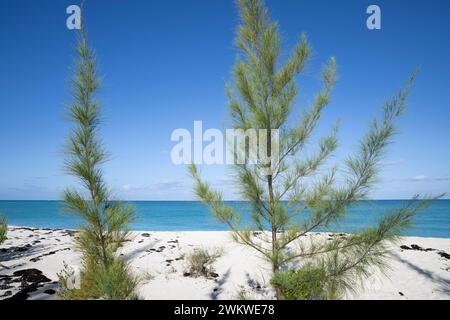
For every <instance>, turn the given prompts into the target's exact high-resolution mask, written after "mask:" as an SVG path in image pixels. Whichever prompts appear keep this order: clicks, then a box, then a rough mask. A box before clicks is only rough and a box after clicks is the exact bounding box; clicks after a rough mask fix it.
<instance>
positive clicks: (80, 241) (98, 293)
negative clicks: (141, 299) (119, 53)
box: [60, 25, 136, 299]
mask: <svg viewBox="0 0 450 320" xmlns="http://www.w3.org/2000/svg"><path fill="white" fill-rule="evenodd" d="M76 51H77V54H78V61H77V64H76V70H75V76H74V78H73V80H72V96H73V102H72V103H71V104H70V108H69V114H70V118H71V121H72V123H73V124H74V130H73V132H72V134H71V136H70V138H69V141H68V145H67V152H66V154H67V159H66V162H65V167H66V169H67V171H68V172H69V173H70V174H71V175H72V176H74V177H75V178H77V179H78V181H79V182H80V183H81V185H82V187H83V188H84V192H79V191H77V190H75V189H67V190H66V191H65V193H64V203H65V207H66V209H67V210H68V211H70V212H73V213H75V214H77V215H79V216H80V217H81V218H82V219H83V221H84V225H83V226H82V228H81V230H80V232H79V233H78V235H77V237H76V240H75V241H76V245H77V247H78V248H79V250H80V251H81V253H82V267H83V269H82V271H81V287H80V288H76V289H69V288H68V287H67V284H66V280H67V279H65V277H64V276H63V275H64V274H67V272H66V273H64V272H63V273H61V274H60V276H61V281H60V283H61V285H62V289H61V291H60V295H61V296H63V297H64V298H67V299H90V298H108V299H128V298H133V297H134V288H135V286H136V279H135V278H134V277H133V276H132V275H131V274H130V272H129V270H128V266H127V264H126V262H125V261H122V260H121V259H120V258H119V257H117V250H118V249H119V248H120V247H121V246H122V245H123V244H124V242H125V241H126V240H127V237H128V236H129V234H128V225H129V223H130V222H131V221H132V220H133V212H134V209H133V208H132V207H130V206H127V205H124V204H122V203H120V202H117V201H113V200H112V199H111V196H110V191H109V189H108V187H107V185H106V182H105V179H104V174H103V171H102V164H103V163H105V161H106V160H107V158H108V154H107V153H106V151H105V149H104V147H103V143H102V142H101V141H100V139H99V138H98V130H99V125H100V108H99V105H98V102H97V101H96V100H95V93H96V92H97V90H98V88H99V80H98V76H97V71H96V66H95V57H94V53H93V51H92V50H91V49H90V48H89V46H88V41H87V36H86V32H85V29H84V25H83V26H82V29H81V30H80V33H79V38H78V45H77V50H76Z"/></svg>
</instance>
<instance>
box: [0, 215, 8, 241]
mask: <svg viewBox="0 0 450 320" xmlns="http://www.w3.org/2000/svg"><path fill="white" fill-rule="evenodd" d="M7 232H8V224H7V221H6V218H5V217H3V216H0V244H2V243H3V242H4V241H5V240H6V239H8V238H7V237H6V234H7Z"/></svg>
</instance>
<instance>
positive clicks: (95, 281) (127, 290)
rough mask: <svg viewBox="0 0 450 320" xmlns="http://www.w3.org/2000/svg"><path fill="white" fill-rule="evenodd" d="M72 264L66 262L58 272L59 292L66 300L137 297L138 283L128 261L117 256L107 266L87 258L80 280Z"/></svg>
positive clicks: (131, 298) (126, 298) (127, 298)
mask: <svg viewBox="0 0 450 320" xmlns="http://www.w3.org/2000/svg"><path fill="white" fill-rule="evenodd" d="M76 276H77V275H76V274H75V271H74V270H73V268H70V267H68V266H67V265H66V264H65V265H64V269H63V270H62V271H61V272H60V273H58V278H59V285H60V290H59V292H58V295H59V296H60V297H61V298H63V299H65V300H88V299H107V300H136V299H138V296H137V294H136V293H135V290H136V287H137V285H138V284H139V280H138V278H137V277H135V276H133V275H132V273H131V271H130V270H129V266H128V265H127V264H126V262H124V261H122V260H119V259H116V260H114V261H113V262H112V263H111V264H110V266H109V267H108V268H107V269H106V270H104V269H103V268H102V266H101V265H100V264H98V263H94V262H93V261H87V262H85V266H84V268H83V271H82V272H81V273H80V275H79V277H80V278H79V283H77V279H76Z"/></svg>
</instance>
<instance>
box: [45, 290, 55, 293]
mask: <svg viewBox="0 0 450 320" xmlns="http://www.w3.org/2000/svg"><path fill="white" fill-rule="evenodd" d="M44 293H46V294H55V293H56V291H55V290H53V289H47V290H45V291H44Z"/></svg>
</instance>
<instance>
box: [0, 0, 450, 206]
mask: <svg viewBox="0 0 450 320" xmlns="http://www.w3.org/2000/svg"><path fill="white" fill-rule="evenodd" d="M266 3H267V5H268V7H269V10H270V13H271V17H272V18H273V19H276V20H278V21H279V23H280V29H281V32H282V36H283V45H284V48H285V50H284V53H285V55H287V54H288V53H289V52H290V49H291V48H292V46H293V45H294V44H295V42H296V40H297V39H298V37H299V35H300V33H301V32H306V34H307V35H308V37H309V40H310V42H311V43H312V45H313V47H314V55H313V58H312V59H311V61H310V63H309V65H308V67H307V69H306V72H305V74H304V75H303V76H302V77H300V78H299V82H298V83H299V88H300V90H299V92H300V94H299V96H298V98H297V101H296V106H297V107H296V108H297V109H298V110H301V108H304V107H305V106H306V105H307V104H308V102H310V101H311V99H312V97H313V94H314V92H315V91H316V90H317V89H318V88H319V86H320V82H319V75H320V69H321V66H322V64H323V63H324V62H325V61H326V59H327V58H328V57H330V56H336V59H337V62H338V66H339V75H340V80H339V83H338V84H337V86H336V88H335V91H334V93H333V95H332V101H331V104H330V106H329V107H328V109H327V110H326V112H325V114H324V118H323V121H322V123H321V125H320V126H319V128H318V130H317V137H320V136H321V135H323V134H325V133H326V132H328V129H329V128H330V126H331V125H332V124H333V123H334V120H335V119H336V118H337V117H339V118H340V119H341V130H340V133H339V139H340V147H339V150H338V152H337V153H336V156H335V158H334V160H335V161H337V162H339V161H342V160H343V159H345V157H346V156H347V155H348V154H350V153H351V152H353V151H355V146H356V145H357V143H358V139H359V138H360V137H361V136H362V134H363V133H364V132H365V130H366V129H367V126H368V124H369V122H370V119H371V118H372V117H373V116H375V115H377V114H379V113H380V112H379V111H380V105H381V103H382V102H383V100H384V99H385V98H387V97H389V96H390V95H392V94H393V93H395V92H396V90H398V89H399V88H400V87H401V86H402V84H403V83H404V80H405V79H406V77H407V76H408V74H409V73H410V72H411V71H412V70H413V69H414V68H415V67H416V66H421V68H422V71H421V73H420V75H419V77H418V79H417V82H416V84H415V88H414V92H413V94H412V96H411V99H410V103H409V107H408V111H407V113H406V114H405V116H404V117H403V118H402V119H401V122H400V124H399V131H400V133H399V135H398V136H397V137H396V142H395V144H394V145H393V146H391V148H390V150H389V153H388V154H387V156H386V160H385V163H384V164H385V165H384V168H383V171H382V174H381V176H380V183H379V184H378V185H377V187H376V188H375V189H374V191H373V192H372V197H373V198H377V199H392V198H393V199H396V198H409V197H411V196H412V195H414V194H416V193H431V194H436V193H441V192H447V193H450V161H449V160H450V148H449V143H448V138H449V137H450V135H449V133H450V126H449V119H450V108H449V101H450V90H449V84H450V80H449V79H450V59H449V58H448V57H450V43H449V40H448V39H450V20H449V19H448V17H447V15H448V13H449V12H450V2H449V1H447V0H441V1H438V0H436V1H432V2H431V1H406V0H404V1H403V0H402V1H400V0H396V1H371V2H368V1H357V0H353V1H350V0H349V1H323V0H316V1H300V0H283V1H279V0H267V1H266ZM71 4H77V1H74V0H71V1H61V0H60V1H53V0H41V1H25V0H1V1H0V41H1V50H0V150H1V151H0V199H59V198H60V195H61V192H62V190H63V189H64V188H65V187H66V186H69V185H73V184H74V183H75V182H74V180H73V179H72V178H71V177H68V176H67V175H66V174H65V173H64V170H63V166H62V164H63V159H64V158H63V155H62V153H61V150H62V148H63V145H64V141H65V138H66V137H67V136H68V134H69V132H70V123H69V122H68V120H67V117H66V115H65V108H66V104H67V103H68V102H69V101H70V97H69V95H68V80H69V79H70V76H71V67H72V65H73V61H74V52H73V47H74V43H75V41H74V40H75V33H74V31H70V30H68V29H67V28H66V18H67V14H66V12H65V11H66V7H67V6H69V5H71ZM370 4H377V5H379V6H380V7H381V12H382V29H381V30H374V31H370V30H368V29H367V28H366V19H367V16H368V15H367V14H366V8H367V6H368V5H370ZM86 9H87V13H86V24H87V27H88V33H89V37H90V42H91V45H92V46H93V47H95V50H96V52H97V55H98V61H99V67H100V73H101V74H102V75H103V77H104V79H103V86H102V89H101V92H100V95H99V99H100V101H101V103H102V106H103V107H104V110H105V115H104V118H105V121H104V124H103V127H102V138H103V140H104V141H105V143H106V145H107V148H108V150H109V151H110V152H111V153H112V155H113V157H112V159H111V161H110V162H109V163H108V164H107V165H106V166H105V175H106V177H107V181H108V183H109V184H110V185H111V187H112V189H113V190H114V192H115V193H116V195H117V196H118V197H121V198H124V199H129V200H133V199H134V200H187V199H192V198H193V194H192V190H191V181H190V179H189V177H188V175H187V170H186V167H185V166H176V165H174V164H172V162H171V159H170V150H171V148H172V147H173V146H174V144H175V143H173V142H171V141H170V135H171V133H172V131H173V130H174V129H176V128H186V129H189V130H192V129H193V121H194V120H202V121H203V125H204V127H205V128H221V127H223V126H226V124H227V122H228V113H227V99H226V95H225V92H224V81H225V80H228V79H230V70H231V68H232V66H233V63H234V61H235V56H236V49H235V48H234V46H233V39H234V31H235V28H236V24H237V11H236V8H235V5H234V3H233V1H230V0H214V1H211V0H186V1H166V0H165V1H156V0H154V1H144V0H140V1H138V0H130V1H106V0H95V1H92V0H91V1H87V4H86ZM229 172H230V171H229V168H227V167H225V166H214V167H208V168H204V174H205V177H206V178H207V179H209V180H210V181H212V182H213V184H214V185H216V186H221V187H223V189H224V193H225V195H226V197H227V198H229V199H232V198H235V194H234V193H233V188H232V186H231V184H230V177H229Z"/></svg>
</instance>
